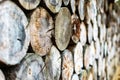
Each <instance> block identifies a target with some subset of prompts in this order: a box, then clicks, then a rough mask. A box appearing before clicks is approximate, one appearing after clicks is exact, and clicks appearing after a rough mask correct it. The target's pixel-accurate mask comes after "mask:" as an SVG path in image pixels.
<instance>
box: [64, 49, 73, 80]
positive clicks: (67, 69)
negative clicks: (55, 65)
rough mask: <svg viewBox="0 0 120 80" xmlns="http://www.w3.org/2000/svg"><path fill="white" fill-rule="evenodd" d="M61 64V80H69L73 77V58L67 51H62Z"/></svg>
mask: <svg viewBox="0 0 120 80" xmlns="http://www.w3.org/2000/svg"><path fill="white" fill-rule="evenodd" d="M62 60H63V62H62V80H71V78H72V75H73V56H72V53H71V52H70V51H69V50H67V49H66V50H64V52H63V59H62Z"/></svg>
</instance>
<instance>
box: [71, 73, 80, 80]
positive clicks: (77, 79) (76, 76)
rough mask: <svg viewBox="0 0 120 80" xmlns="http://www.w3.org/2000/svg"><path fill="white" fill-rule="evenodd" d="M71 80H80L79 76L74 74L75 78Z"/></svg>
mask: <svg viewBox="0 0 120 80" xmlns="http://www.w3.org/2000/svg"><path fill="white" fill-rule="evenodd" d="M71 80H79V77H78V75H77V74H73V76H72V79H71Z"/></svg>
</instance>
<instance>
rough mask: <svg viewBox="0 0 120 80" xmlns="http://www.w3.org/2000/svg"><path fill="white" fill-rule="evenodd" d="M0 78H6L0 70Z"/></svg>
mask: <svg viewBox="0 0 120 80" xmlns="http://www.w3.org/2000/svg"><path fill="white" fill-rule="evenodd" d="M0 80H6V79H5V76H4V74H3V72H2V71H1V70H0Z"/></svg>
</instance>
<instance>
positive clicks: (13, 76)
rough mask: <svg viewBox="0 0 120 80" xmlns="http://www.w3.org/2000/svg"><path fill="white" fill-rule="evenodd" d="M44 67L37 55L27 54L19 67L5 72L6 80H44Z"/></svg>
mask: <svg viewBox="0 0 120 80" xmlns="http://www.w3.org/2000/svg"><path fill="white" fill-rule="evenodd" d="M44 66H45V64H44V62H43V60H42V58H41V57H40V56H39V55H38V54H34V53H28V54H27V55H26V57H25V58H24V59H23V60H22V62H21V63H20V64H19V65H17V66H15V67H14V68H9V69H8V71H6V72H5V73H6V74H5V75H6V76H7V77H6V80H36V79H37V80H46V79H45V74H44V72H43V69H44Z"/></svg>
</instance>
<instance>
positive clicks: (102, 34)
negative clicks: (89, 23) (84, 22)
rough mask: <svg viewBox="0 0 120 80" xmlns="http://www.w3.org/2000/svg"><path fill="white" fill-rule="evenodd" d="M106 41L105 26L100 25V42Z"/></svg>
mask: <svg viewBox="0 0 120 80" xmlns="http://www.w3.org/2000/svg"><path fill="white" fill-rule="evenodd" d="M105 40H106V26H105V24H101V26H100V42H103V41H105Z"/></svg>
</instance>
